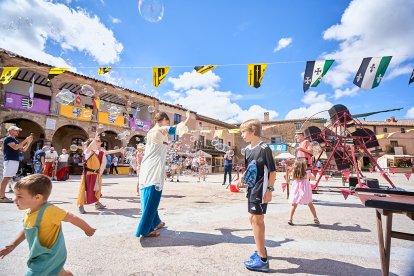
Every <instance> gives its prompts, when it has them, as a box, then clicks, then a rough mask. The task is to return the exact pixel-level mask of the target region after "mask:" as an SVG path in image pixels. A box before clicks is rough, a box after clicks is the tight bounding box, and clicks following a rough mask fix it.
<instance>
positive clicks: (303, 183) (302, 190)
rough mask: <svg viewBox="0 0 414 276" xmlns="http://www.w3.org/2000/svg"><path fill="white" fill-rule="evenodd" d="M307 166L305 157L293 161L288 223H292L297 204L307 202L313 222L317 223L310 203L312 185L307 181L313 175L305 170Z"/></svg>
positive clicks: (317, 220)
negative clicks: (290, 205)
mask: <svg viewBox="0 0 414 276" xmlns="http://www.w3.org/2000/svg"><path fill="white" fill-rule="evenodd" d="M307 166H308V164H307V160H306V159H296V160H295V162H294V163H293V168H292V171H293V183H292V191H291V192H290V194H289V202H290V203H292V207H291V208H290V214H289V220H288V224H289V225H293V215H294V214H295V210H296V208H297V207H298V204H307V205H308V207H309V209H310V211H311V213H312V215H313V222H314V223H315V224H319V219H318V217H317V215H316V210H315V206H313V203H312V187H311V184H310V181H309V178H310V179H312V180H314V179H315V176H314V175H313V174H312V173H311V171H310V170H307Z"/></svg>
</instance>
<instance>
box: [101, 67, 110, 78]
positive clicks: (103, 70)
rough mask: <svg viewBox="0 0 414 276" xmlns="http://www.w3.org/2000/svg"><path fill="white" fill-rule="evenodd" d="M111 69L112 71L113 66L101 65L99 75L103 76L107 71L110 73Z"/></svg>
mask: <svg viewBox="0 0 414 276" xmlns="http://www.w3.org/2000/svg"><path fill="white" fill-rule="evenodd" d="M109 71H111V67H99V68H98V75H99V76H103V75H105V74H106V73H109Z"/></svg>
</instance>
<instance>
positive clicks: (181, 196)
mask: <svg viewBox="0 0 414 276" xmlns="http://www.w3.org/2000/svg"><path fill="white" fill-rule="evenodd" d="M161 197H163V198H183V197H185V196H183V195H162V196H161Z"/></svg>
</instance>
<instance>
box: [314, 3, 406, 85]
mask: <svg viewBox="0 0 414 276" xmlns="http://www.w3.org/2000/svg"><path fill="white" fill-rule="evenodd" d="M413 14H414V2H413V1H412V0H410V1H406V0H382V1H372V0H358V1H355V0H354V1H352V2H351V3H350V4H349V6H348V8H347V9H346V10H345V12H344V13H343V15H342V18H341V22H340V23H339V24H336V25H333V26H331V27H330V28H328V29H327V30H325V32H324V34H323V38H324V39H325V40H334V41H338V42H340V44H339V48H338V49H337V50H335V51H334V52H331V53H324V54H322V58H325V59H335V60H336V62H335V64H334V65H335V67H334V68H333V69H331V70H330V71H329V72H328V73H327V74H326V76H325V77H324V81H325V82H327V83H329V84H330V85H331V86H332V87H333V88H341V87H343V86H344V85H346V84H348V83H349V81H350V78H353V77H354V74H355V73H356V71H357V70H358V67H359V65H360V64H361V61H362V58H364V57H376V56H385V55H394V57H393V59H392V61H391V64H390V69H393V68H395V67H398V66H399V65H400V64H401V63H403V62H404V61H406V60H408V59H409V58H410V57H412V56H413V55H414V47H413V46H412V45H413V44H414V28H413V27H412V26H413V25H414V16H413Z"/></svg>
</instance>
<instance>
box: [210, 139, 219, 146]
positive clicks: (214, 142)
mask: <svg viewBox="0 0 414 276" xmlns="http://www.w3.org/2000/svg"><path fill="white" fill-rule="evenodd" d="M218 142H219V140H217V139H213V140H212V141H211V145H212V146H215V145H216V144H217V143H218Z"/></svg>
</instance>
